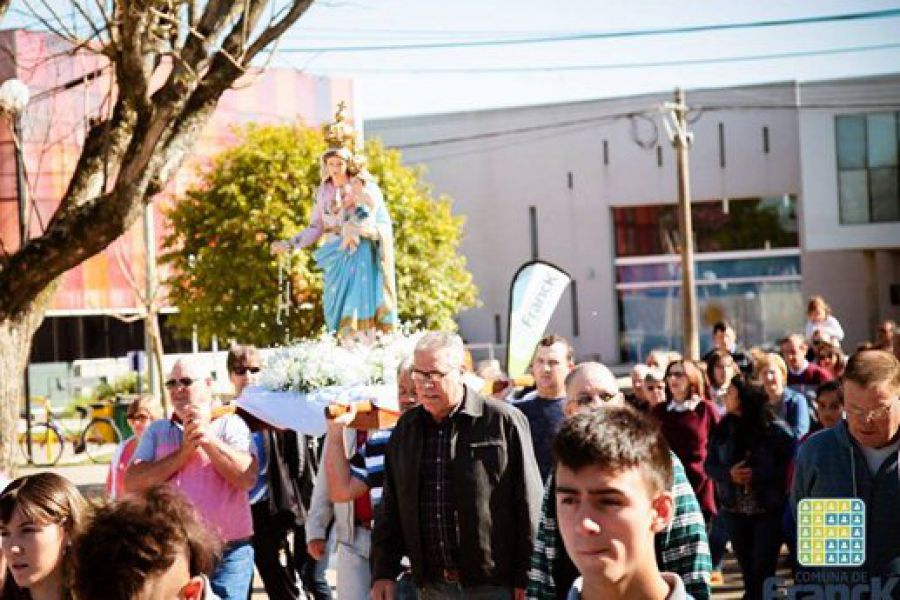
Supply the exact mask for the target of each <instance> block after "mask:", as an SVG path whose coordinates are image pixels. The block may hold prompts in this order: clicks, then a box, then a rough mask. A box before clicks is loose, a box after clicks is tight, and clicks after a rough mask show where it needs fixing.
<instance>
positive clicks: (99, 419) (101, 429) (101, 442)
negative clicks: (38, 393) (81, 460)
mask: <svg viewBox="0 0 900 600" xmlns="http://www.w3.org/2000/svg"><path fill="white" fill-rule="evenodd" d="M43 409H44V420H43V421H38V422H34V416H33V415H24V418H30V419H31V420H32V424H31V436H30V437H31V456H29V454H28V437H29V436H28V433H27V430H26V431H23V432H22V433H20V434H19V445H20V448H21V450H22V454H23V455H24V457H25V460H26V461H27V462H28V463H30V464H32V465H34V466H36V467H50V466H53V465H55V464H56V463H58V462H59V459H60V458H62V455H63V451H64V449H65V443H66V440H69V441H71V443H72V449H73V450H74V452H75V454H81V453H82V452H86V453H87V455H88V458H90V459H91V461H92V462H95V463H103V462H106V463H108V462H110V460H112V456H113V454H114V453H115V451H116V447H117V446H118V445H119V442H121V441H122V432H121V431H119V428H118V426H117V425H116V423H115V421H113V420H112V419H111V418H110V417H109V416H106V415H107V414H108V412H109V409H110V405H109V404H106V403H94V404H91V405H90V408H89V409H88V408H84V407H83V406H76V407H75V411H76V412H77V413H78V418H79V420H78V427H79V430H80V433H78V432H77V431H76V432H74V433H73V432H70V431H68V430H67V429H66V428H65V427H64V426H63V425H62V423H60V422H59V421H58V420H57V417H58V416H59V414H58V413H59V411H54V409H53V408H52V407H51V406H50V401H49V400H47V399H45V400H44V402H43ZM89 415H90V419H89V420H88V422H87V425H84V421H85V419H86V418H88V416H89Z"/></svg>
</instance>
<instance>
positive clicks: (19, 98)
mask: <svg viewBox="0 0 900 600" xmlns="http://www.w3.org/2000/svg"><path fill="white" fill-rule="evenodd" d="M29 96H30V94H29V92H28V86H27V85H25V84H24V83H23V82H22V81H20V80H18V79H7V80H6V81H4V82H3V83H2V84H0V114H3V115H6V116H7V117H8V118H9V121H10V126H11V129H12V134H13V146H14V147H15V152H16V199H17V200H18V204H19V247H20V248H22V247H24V246H25V243H26V242H27V241H28V202H27V200H26V193H27V187H26V182H25V155H24V153H23V149H22V142H23V140H22V114H23V113H24V112H25V107H26V106H28V98H29ZM25 440H26V446H27V451H28V461H29V462H31V461H32V450H31V386H30V385H29V382H28V361H27V359H26V362H25Z"/></svg>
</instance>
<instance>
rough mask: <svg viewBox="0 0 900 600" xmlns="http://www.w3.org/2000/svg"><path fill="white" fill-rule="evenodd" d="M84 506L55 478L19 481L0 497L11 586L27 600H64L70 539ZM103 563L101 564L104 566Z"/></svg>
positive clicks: (71, 487) (81, 519)
mask: <svg viewBox="0 0 900 600" xmlns="http://www.w3.org/2000/svg"><path fill="white" fill-rule="evenodd" d="M87 509H88V506H87V502H86V501H85V499H84V498H83V497H82V496H81V494H80V493H79V492H78V489H77V488H76V487H75V486H74V485H72V483H71V482H69V480H67V479H65V478H64V477H60V476H59V475H57V474H55V473H49V472H45V473H36V474H34V475H26V476H24V477H20V478H18V479H16V480H14V481H13V482H12V483H10V484H9V485H8V486H6V488H5V489H4V490H3V493H2V494H0V541H2V547H3V557H4V559H5V560H6V564H7V567H8V569H9V571H10V572H11V573H12V578H13V580H14V581H15V584H16V585H17V586H18V587H19V588H21V589H24V590H27V595H25V596H24V597H26V598H30V599H31V600H69V599H70V598H71V597H72V595H71V592H70V589H69V578H70V577H71V564H70V559H71V553H70V552H69V550H70V546H71V544H72V540H73V539H74V538H76V537H77V535H78V534H79V533H80V531H81V528H82V526H83V524H84V521H85V516H86V513H87ZM108 562H109V561H108V556H107V559H104V561H103V562H102V564H103V565H104V566H105V565H106V564H107V563H108Z"/></svg>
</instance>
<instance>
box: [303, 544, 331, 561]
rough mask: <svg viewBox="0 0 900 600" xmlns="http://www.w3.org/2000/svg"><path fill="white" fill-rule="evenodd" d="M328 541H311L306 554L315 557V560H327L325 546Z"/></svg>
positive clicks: (307, 545)
mask: <svg viewBox="0 0 900 600" xmlns="http://www.w3.org/2000/svg"><path fill="white" fill-rule="evenodd" d="M326 543H327V542H326V541H325V540H322V539H315V540H309V542H307V544H306V553H307V554H309V555H310V556H312V557H313V559H315V560H322V559H323V558H325V545H326Z"/></svg>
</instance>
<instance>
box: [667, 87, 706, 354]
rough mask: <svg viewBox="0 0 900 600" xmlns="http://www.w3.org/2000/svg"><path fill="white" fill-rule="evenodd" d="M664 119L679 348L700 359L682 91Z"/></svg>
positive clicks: (677, 92) (689, 140)
mask: <svg viewBox="0 0 900 600" xmlns="http://www.w3.org/2000/svg"><path fill="white" fill-rule="evenodd" d="M665 109H667V112H668V116H669V117H670V118H671V120H672V127H671V128H670V127H669V123H668V121H665V123H666V129H667V130H668V132H669V138H670V140H671V141H672V146H673V147H674V148H675V158H676V162H677V165H678V233H679V235H680V237H681V323H682V351H683V353H684V356H685V357H687V358H690V359H691V360H698V359H699V358H700V342H699V338H698V335H697V309H696V305H697V295H696V287H695V285H694V227H693V224H692V222H691V177H690V169H689V166H688V150H689V149H690V147H691V143H692V142H693V140H694V134H693V133H690V132H688V130H687V110H688V108H687V104H686V102H685V97H684V90H682V89H681V88H676V90H675V102H674V103H666V104H665Z"/></svg>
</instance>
